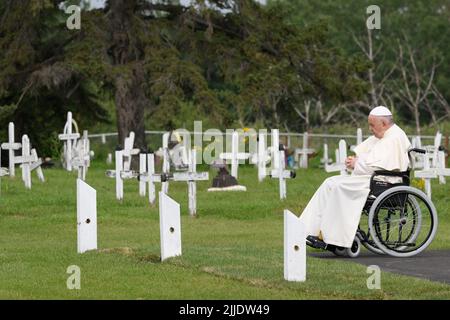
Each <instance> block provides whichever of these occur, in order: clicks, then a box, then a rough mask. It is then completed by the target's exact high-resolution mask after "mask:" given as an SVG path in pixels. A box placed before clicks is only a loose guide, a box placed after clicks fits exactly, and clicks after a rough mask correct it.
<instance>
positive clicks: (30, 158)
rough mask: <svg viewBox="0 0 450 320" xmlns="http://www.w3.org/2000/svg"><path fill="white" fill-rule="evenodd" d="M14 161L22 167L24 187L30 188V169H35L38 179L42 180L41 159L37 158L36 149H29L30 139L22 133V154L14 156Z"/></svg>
mask: <svg viewBox="0 0 450 320" xmlns="http://www.w3.org/2000/svg"><path fill="white" fill-rule="evenodd" d="M14 163H20V164H21V167H22V180H23V182H24V184H25V188H27V189H31V171H32V170H35V169H36V172H37V175H38V177H39V179H40V180H41V181H42V182H43V181H44V174H43V172H42V168H41V167H40V166H41V164H42V160H41V159H39V158H38V156H37V153H36V150H35V149H31V147H30V139H28V136H27V135H26V134H24V135H23V136H22V155H21V156H18V157H15V158H14Z"/></svg>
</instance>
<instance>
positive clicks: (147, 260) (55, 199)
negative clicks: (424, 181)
mask: <svg viewBox="0 0 450 320" xmlns="http://www.w3.org/2000/svg"><path fill="white" fill-rule="evenodd" d="M106 169H107V167H106V165H103V164H102V163H99V162H94V163H93V164H92V166H91V168H90V170H89V172H88V175H87V181H86V182H87V183H88V184H90V185H91V186H92V187H94V188H95V189H96V190H97V206H98V209H97V210H98V246H99V250H97V251H91V252H88V253H85V254H82V255H79V254H77V228H76V173H75V172H73V173H69V172H66V171H63V170H62V169H57V168H54V169H46V170H44V175H45V177H46V182H45V183H40V182H39V181H38V179H37V178H36V175H35V173H33V177H32V179H33V185H32V189H31V190H26V189H25V188H24V185H23V183H22V180H21V178H20V170H17V174H18V176H17V177H16V178H14V179H9V178H8V177H3V178H2V179H1V195H0V244H1V245H0V299H283V300H284V299H450V286H449V285H446V284H442V283H438V282H432V281H427V280H423V279H418V278H414V277H408V276H401V275H397V274H392V273H386V272H382V275H381V290H369V289H367V286H366V281H367V278H368V277H369V274H367V273H366V270H367V268H366V267H365V266H363V265H360V264H357V263H354V262H351V260H350V259H349V260H345V261H342V260H339V261H338V260H334V259H319V258H314V257H308V258H307V281H306V282H304V283H294V282H287V281H285V280H284V279H283V209H289V210H291V211H292V212H294V213H296V214H300V213H301V211H302V209H303V207H304V206H306V204H307V201H308V200H309V199H310V197H311V196H312V194H313V193H314V191H315V190H316V189H317V187H318V186H319V185H320V183H321V182H322V181H323V180H324V178H325V177H327V176H329V174H326V173H325V172H324V171H323V170H321V169H308V170H297V178H296V179H294V180H290V181H288V182H287V194H288V195H287V200H285V201H280V200H279V194H278V181H277V180H276V179H273V180H270V179H266V180H265V181H264V182H262V183H258V181H257V172H256V170H255V169H254V168H253V167H251V166H247V167H240V168H239V181H240V183H241V184H243V185H245V186H247V188H248V191H247V192H222V193H208V192H206V190H207V188H208V187H209V186H210V183H211V182H200V183H198V184H197V189H198V194H197V205H198V211H197V213H198V216H197V217H196V218H192V217H190V216H189V214H188V209H187V185H186V183H182V182H178V183H170V187H169V195H170V196H171V197H172V198H174V199H175V200H176V201H178V202H179V203H180V205H181V216H182V217H181V225H182V231H181V234H182V251H183V255H182V256H181V257H177V258H173V259H169V260H167V261H165V262H163V263H161V262H160V261H159V260H160V259H159V257H160V243H159V241H160V238H159V212H158V206H157V205H156V206H153V207H152V206H150V205H149V203H148V200H147V198H141V197H139V195H138V184H137V182H136V181H126V182H125V189H124V197H125V199H124V200H123V202H122V203H121V202H118V201H117V200H116V199H115V181H114V179H111V178H107V177H106V176H105V170H106ZM203 170H209V169H208V168H207V167H200V168H198V171H203ZM215 173H216V172H215V171H214V170H210V180H211V179H212V177H213V176H215ZM159 187H160V186H158V189H159ZM432 190H433V201H434V204H435V206H436V208H437V210H438V214H439V228H438V234H437V237H436V239H435V240H434V242H433V243H432V245H431V247H430V248H428V250H431V249H450V212H449V210H448V194H449V186H448V184H447V185H439V184H438V183H437V181H436V179H435V180H434V181H433V185H432ZM308 250H309V251H312V249H310V248H308ZM71 265H76V266H78V267H80V270H81V289H80V290H68V289H67V286H66V281H67V279H68V277H69V276H70V274H68V273H66V272H67V268H68V267H69V266H71Z"/></svg>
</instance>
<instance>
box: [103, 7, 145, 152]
mask: <svg viewBox="0 0 450 320" xmlns="http://www.w3.org/2000/svg"><path fill="white" fill-rule="evenodd" d="M109 4H110V6H109V14H110V19H109V22H110V25H109V35H110V41H111V46H110V48H109V50H108V54H109V56H110V57H111V64H112V66H113V68H117V69H119V71H115V79H114V80H113V84H114V87H115V103H116V115H117V130H118V133H119V137H118V139H119V141H118V143H119V145H120V146H122V147H123V143H124V139H125V137H127V136H128V135H129V133H130V131H133V132H134V134H135V142H134V147H136V148H141V149H145V148H146V143H145V125H144V107H145V105H146V102H147V99H146V96H145V91H144V86H143V84H144V83H145V73H144V71H143V67H142V63H141V62H140V60H141V59H142V56H141V54H140V52H141V50H140V48H139V47H137V46H138V45H137V43H138V41H136V39H130V38H131V37H133V31H132V30H133V28H132V21H133V16H134V15H135V12H134V10H135V8H136V0H110V1H109Z"/></svg>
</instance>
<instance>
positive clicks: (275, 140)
mask: <svg viewBox="0 0 450 320" xmlns="http://www.w3.org/2000/svg"><path fill="white" fill-rule="evenodd" d="M271 134H272V154H273V155H272V169H275V170H277V169H279V168H278V165H279V164H280V159H279V157H280V153H279V152H278V150H279V149H280V134H279V130H278V129H272V130H271Z"/></svg>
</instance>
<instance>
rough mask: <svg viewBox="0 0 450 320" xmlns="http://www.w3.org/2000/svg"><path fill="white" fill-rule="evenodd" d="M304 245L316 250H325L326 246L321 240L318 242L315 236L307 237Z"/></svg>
mask: <svg viewBox="0 0 450 320" xmlns="http://www.w3.org/2000/svg"><path fill="white" fill-rule="evenodd" d="M306 244H307V245H309V246H310V247H313V248H317V249H324V250H326V249H327V244H326V243H325V242H323V240H320V239H319V237H316V236H307V237H306Z"/></svg>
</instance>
